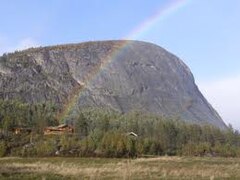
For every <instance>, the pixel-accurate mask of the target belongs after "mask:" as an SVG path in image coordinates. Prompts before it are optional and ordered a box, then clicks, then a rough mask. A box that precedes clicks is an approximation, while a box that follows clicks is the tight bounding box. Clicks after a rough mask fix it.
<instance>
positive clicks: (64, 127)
mask: <svg viewBox="0 0 240 180" xmlns="http://www.w3.org/2000/svg"><path fill="white" fill-rule="evenodd" d="M66 133H70V134H72V133H74V128H73V127H72V126H70V125H68V124H60V125H59V126H50V127H46V128H45V129H44V135H48V134H66Z"/></svg>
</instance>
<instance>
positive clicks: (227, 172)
mask: <svg viewBox="0 0 240 180" xmlns="http://www.w3.org/2000/svg"><path fill="white" fill-rule="evenodd" d="M239 165H240V159H238V158H207V157H204V158H201V157H194V158H191V157H157V158H139V159H130V160H129V159H110V158H109V159H106V158H60V157H56V158H17V157H16V158H14V157H13V158H12V157H8V158H0V179H14V180H15V179H211V180H213V179H214V180H215V179H240V166H239Z"/></svg>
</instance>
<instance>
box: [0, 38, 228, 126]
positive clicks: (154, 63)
mask: <svg viewBox="0 0 240 180" xmlns="http://www.w3.org/2000/svg"><path fill="white" fill-rule="evenodd" d="M0 98H1V99H3V100H9V99H10V100H11V99H18V100H21V101H23V102H28V103H37V102H45V101H51V102H54V103H57V104H60V105H61V106H62V107H63V108H68V109H69V110H68V111H71V109H73V108H82V107H106V108H110V109H114V110H116V111H119V112H123V113H125V112H129V111H135V110H138V111H142V112H147V113H152V114H158V115H164V116H170V117H175V118H176V117H177V118H180V119H182V120H185V121H187V122H194V123H198V124H205V123H209V124H212V125H214V126H216V127H220V128H225V127H226V126H225V124H224V122H223V121H222V119H221V117H220V116H219V115H218V113H217V112H216V111H215V110H214V109H213V108H212V106H211V105H210V104H209V103H208V102H207V100H206V99H205V98H204V97H203V95H202V94H201V92H200V91H199V89H198V87H197V86H196V84H195V82H194V77H193V75H192V73H191V72H190V70H189V68H188V67H187V66H186V65H185V64H184V63H183V62H182V61H181V60H180V59H179V58H178V57H176V56H174V55H173V54H171V53H169V52H168V51H166V50H164V49H163V48H161V47H159V46H157V45H154V44H151V43H146V42H140V41H97V42H86V43H80V44H70V45H61V46H52V47H43V48H34V49H28V50H25V51H21V52H15V53H11V54H7V55H4V56H2V57H1V58H0Z"/></svg>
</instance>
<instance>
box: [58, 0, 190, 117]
mask: <svg viewBox="0 0 240 180" xmlns="http://www.w3.org/2000/svg"><path fill="white" fill-rule="evenodd" d="M188 2H190V0H173V1H170V2H169V3H167V4H165V5H164V6H163V7H160V8H159V9H158V11H157V12H156V13H154V14H153V15H152V16H151V17H149V18H147V19H146V20H145V21H143V22H142V23H141V24H140V25H139V26H138V27H136V28H135V29H133V30H132V31H131V32H130V33H129V34H128V35H127V36H126V37H124V38H122V39H125V40H122V41H119V44H118V46H117V48H114V49H113V50H112V51H110V52H109V53H108V54H107V55H106V56H105V57H104V58H103V60H102V61H101V64H100V65H99V66H97V67H95V68H94V69H93V70H92V71H91V72H90V73H89V74H88V76H87V77H86V78H85V80H84V82H82V83H81V86H80V87H77V88H74V89H73V90H72V93H71V95H70V96H69V98H68V101H67V102H65V105H64V107H63V110H62V112H61V113H60V114H58V116H57V119H58V120H59V121H64V120H66V117H67V116H68V114H69V113H70V112H71V110H72V109H73V107H74V106H75V105H76V103H77V101H78V99H79V97H81V93H82V92H83V91H84V89H85V88H86V87H88V85H89V84H90V83H91V82H93V81H94V80H95V79H96V77H97V76H98V75H99V74H100V72H102V71H103V70H104V69H105V68H107V66H108V65H109V64H110V63H111V62H112V61H114V59H116V57H117V56H118V55H119V54H120V53H121V52H122V51H123V50H124V49H125V48H127V47H128V46H129V45H130V44H131V43H132V42H133V41H128V40H132V39H140V38H141V37H143V36H144V35H145V34H146V33H147V32H148V30H149V29H151V28H153V26H154V25H156V24H158V23H159V22H160V21H161V20H163V19H165V18H166V17H168V16H169V15H171V14H173V13H174V12H176V11H177V10H179V9H181V8H182V7H184V6H185V5H187V4H188Z"/></svg>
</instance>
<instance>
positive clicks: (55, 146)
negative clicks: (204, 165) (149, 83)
mask: <svg viewBox="0 0 240 180" xmlns="http://www.w3.org/2000/svg"><path fill="white" fill-rule="evenodd" d="M60 111H61V110H60V108H58V107H57V106H56V105H54V104H51V103H42V104H26V103H20V102H17V101H0V128H1V134H0V156H11V155H14V156H56V155H58V156H77V157H96V156H97V157H138V156H152V155H180V156H224V157H240V134H239V132H238V131H237V130H234V129H233V128H232V127H231V126H229V127H228V128H227V129H226V130H221V129H218V128H216V127H213V126H211V125H207V124H206V125H197V124H191V123H186V122H184V121H182V120H179V119H178V118H169V117H164V116H156V115H151V114H143V113H141V112H130V113H127V114H121V113H118V112H115V111H112V110H108V109H98V108H85V109H80V110H76V111H75V112H74V113H71V115H69V116H68V117H67V119H65V121H66V123H68V124H70V125H72V126H73V127H74V133H73V134H64V135H47V136H44V135H43V133H42V132H43V129H44V128H45V127H47V126H53V125H58V123H59V122H58V121H57V118H56V117H57V115H58V114H59V112H60ZM14 126H26V127H31V128H32V129H33V131H32V133H30V134H27V133H26V134H19V135H15V134H11V133H9V130H10V129H11V128H12V127H14ZM7 132H8V133H7ZM131 132H133V133H134V134H136V135H137V136H133V135H131Z"/></svg>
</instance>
